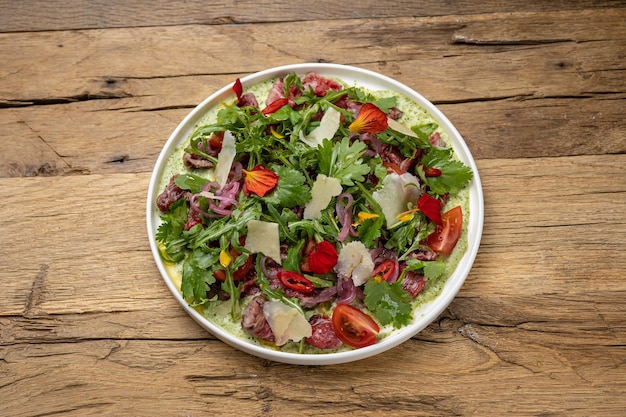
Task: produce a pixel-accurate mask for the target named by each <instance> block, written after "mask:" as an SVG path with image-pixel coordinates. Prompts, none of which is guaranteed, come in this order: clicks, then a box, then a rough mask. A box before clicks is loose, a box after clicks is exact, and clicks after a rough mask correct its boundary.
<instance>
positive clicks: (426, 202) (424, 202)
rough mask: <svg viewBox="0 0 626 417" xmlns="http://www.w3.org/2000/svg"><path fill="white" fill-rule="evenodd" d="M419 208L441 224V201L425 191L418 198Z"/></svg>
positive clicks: (436, 222)
mask: <svg viewBox="0 0 626 417" xmlns="http://www.w3.org/2000/svg"><path fill="white" fill-rule="evenodd" d="M417 208H419V209H420V211H421V212H422V213H424V214H425V215H426V217H428V218H429V219H430V220H432V221H433V222H435V224H438V225H440V226H441V201H439V200H438V199H436V198H434V197H431V196H430V195H428V194H426V193H424V194H422V196H421V197H420V198H419V200H417Z"/></svg>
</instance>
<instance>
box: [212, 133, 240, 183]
mask: <svg viewBox="0 0 626 417" xmlns="http://www.w3.org/2000/svg"><path fill="white" fill-rule="evenodd" d="M235 154H236V152H235V136H233V134H232V133H230V132H229V131H228V130H227V131H225V132H224V139H223V140H222V149H221V150H220V153H219V155H217V165H216V166H215V181H217V183H218V184H219V185H220V188H222V187H224V185H226V181H228V174H229V173H230V168H231V167H232V165H233V161H234V160H235Z"/></svg>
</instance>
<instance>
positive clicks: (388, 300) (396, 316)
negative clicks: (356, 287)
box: [364, 279, 413, 328]
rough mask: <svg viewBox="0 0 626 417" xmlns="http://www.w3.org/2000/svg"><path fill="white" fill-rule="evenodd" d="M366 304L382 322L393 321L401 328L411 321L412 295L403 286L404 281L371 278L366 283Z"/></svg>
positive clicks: (385, 323) (395, 325)
mask: <svg viewBox="0 0 626 417" xmlns="http://www.w3.org/2000/svg"><path fill="white" fill-rule="evenodd" d="M364 291H365V300H364V301H365V305H366V306H367V308H368V309H369V310H370V311H371V312H373V313H374V315H375V316H376V319H377V320H378V321H379V322H380V324H382V325H383V326H384V325H387V324H389V323H393V325H394V327H396V328H400V327H402V326H404V325H406V324H409V323H410V322H411V319H412V318H413V316H412V314H411V312H412V310H413V308H412V306H411V296H410V295H409V293H408V292H406V291H404V289H403V288H402V283H401V282H400V281H396V282H393V283H389V282H387V281H380V282H376V281H375V280H374V279H370V280H369V281H367V283H365V288H364Z"/></svg>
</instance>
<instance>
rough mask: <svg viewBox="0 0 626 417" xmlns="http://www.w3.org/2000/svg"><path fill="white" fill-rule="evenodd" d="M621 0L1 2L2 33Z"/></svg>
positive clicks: (562, 6)
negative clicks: (550, 0) (144, 3)
mask: <svg viewBox="0 0 626 417" xmlns="http://www.w3.org/2000/svg"><path fill="white" fill-rule="evenodd" d="M624 6H625V3H624V2H623V1H620V0H603V1H589V0H586V1H581V0H579V1H575V2H569V1H568V2H545V1H523V0H515V1H509V2H504V3H503V2H500V1H493V0H491V1H483V2H480V3H479V4H477V3H476V2H472V1H455V2H451V3H441V2H438V1H422V2H419V3H416V2H413V1H407V0H392V1H387V2H384V3H382V2H377V1H373V0H365V1H359V2H355V3H351V4H350V5H349V6H347V7H346V4H344V3H338V2H335V1H327V0H325V1H318V2H316V3H315V5H314V7H312V4H311V2H309V1H305V0H293V1H286V0H279V1H258V0H243V1H242V0H239V1H234V0H230V1H220V2H215V1H213V2H206V1H198V0H195V1H165V0H158V1H152V2H150V7H149V8H146V7H144V5H143V4H142V2H141V1H137V0H133V1H121V0H113V1H90V2H85V1H83V0H71V1H67V0H63V1H61V0H53V1H46V2H41V1H37V0H22V1H19V2H15V1H11V0H2V1H0V32H16V31H43V30H68V29H86V28H90V29H93V28H112V27H145V26H172V25H184V24H207V25H219V24H232V23H261V22H285V21H286V22H298V23H299V22H301V21H303V20H337V19H350V18H361V17H368V18H391V17H404V16H440V15H467V14H477V13H496V12H500V13H507V12H515V11H518V10H525V11H535V12H547V11H563V10H572V11H573V10H582V9H598V8H612V7H624Z"/></svg>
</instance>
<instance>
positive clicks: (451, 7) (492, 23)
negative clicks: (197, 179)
mask: <svg viewBox="0 0 626 417" xmlns="http://www.w3.org/2000/svg"><path fill="white" fill-rule="evenodd" d="M354 3H355V4H351V5H350V7H346V5H345V3H340V2H332V1H324V2H318V3H315V7H313V6H312V3H311V2H303V1H301V0H296V1H289V2H287V1H282V0H277V1H273V2H269V1H265V0H264V1H260V2H254V1H249V0H244V1H222V2H202V1H194V0H191V1H184V2H181V1H162V0H157V1H154V2H149V3H146V2H139V1H134V0H132V1H119V0H113V1H110V2H102V1H94V2H84V1H81V0H53V1H49V2H40V1H35V0H24V1H20V2H15V1H8V0H0V145H2V151H1V152H0V196H2V203H1V204H0V247H1V248H2V254H3V258H2V266H1V267H0V283H1V284H2V288H3V291H0V415H7V416H9V415H10V416H44V415H47V416H51V415H64V416H91V415H94V416H95V415H98V416H101V415H115V416H118V415H133V416H148V415H150V416H155V415H164V416H204V415H207V416H214V415H246V416H247V415H250V416H261V415H266V416H278V415H281V416H282V415H305V416H308V415H322V416H323V415H328V416H331V415H332V416H335V415H355V416H357V415H358V416H379V415H393V416H459V415H462V416H483V415H494V416H500V415H520V416H567V417H570V416H592V415H593V416H623V415H624V410H626V397H625V396H624V392H626V369H625V363H626V322H625V321H624V317H625V314H626V281H625V280H624V271H626V256H625V250H624V242H626V220H625V219H626V121H625V119H624V117H623V116H624V108H625V106H624V102H625V99H626V89H625V86H626V68H625V67H624V62H626V61H625V60H626V25H624V21H626V4H625V3H624V2H623V1H611V0H605V1H588V0H580V1H575V2H564V1H550V2H548V1H519V0H515V1H511V2H501V1H493V0H488V1H485V2H480V3H477V2H471V1H455V2H436V1H430V0H426V1H421V2H414V1H402V0H398V1H391V2H385V3H382V2H373V1H370V0H365V1H362V2H354ZM302 62H335V63H342V64H351V65H356V66H359V67H362V68H366V69H371V70H374V71H378V72H380V73H383V74H385V75H388V76H390V77H393V78H395V79H397V80H399V81H401V82H403V83H405V84H407V85H409V86H411V87H413V88H414V89H415V90H417V91H419V92H420V93H422V94H423V95H424V96H425V97H426V98H428V99H429V100H431V101H432V102H434V103H435V104H437V105H438V107H439V108H440V109H441V110H442V111H443V112H444V113H445V114H446V115H447V116H448V117H449V119H450V120H451V121H452V122H453V123H454V124H455V126H456V127H457V128H458V129H459V131H460V132H461V134H462V135H463V137H464V138H465V140H466V142H467V143H468V145H469V147H470V149H471V151H472V153H473V155H474V157H475V158H476V159H477V164H478V170H479V173H480V177H481V180H482V185H483V190H484V198H485V226H484V232H483V239H482V242H481V246H480V249H479V253H478V256H477V258H476V262H475V264H474V267H473V268H472V271H471V273H470V275H469V276H468V278H467V280H466V282H465V284H464V285H463V287H462V288H461V291H460V292H459V294H458V296H457V297H456V298H455V299H454V301H453V302H452V303H451V304H450V306H449V307H448V308H447V309H446V310H445V311H444V312H443V313H442V314H441V316H440V317H439V318H438V319H437V320H436V321H434V322H433V323H432V324H431V325H430V326H428V327H427V328H426V329H425V330H424V331H422V332H420V333H419V334H417V335H416V336H415V337H413V338H412V339H410V340H409V341H407V342H406V343H404V344H402V345H400V346H398V347H396V348H394V349H392V350H391V351H388V352H386V353H383V354H381V355H377V356H375V357H372V358H369V359H367V360H362V361H359V362H355V363H350V364H344V365H334V366H324V367H305V366H292V365H285V364H279V363H274V362H269V361H265V360H262V359H259V358H256V357H253V356H250V355H247V354H244V353H242V352H239V351H238V350H236V349H234V348H231V347H230V346H228V345H226V344H224V343H223V342H221V341H219V340H217V339H216V338H215V337H214V336H213V335H211V334H209V333H208V332H206V331H205V330H204V329H203V328H202V327H200V326H199V325H198V324H197V323H195V322H194V321H193V320H192V319H191V318H190V317H189V316H188V315H187V314H186V313H185V311H184V310H183V309H182V307H181V306H180V305H179V304H178V303H177V302H176V300H175V299H174V297H173V296H172V294H171V293H170V292H169V290H168V288H167V286H166V285H165V283H164V282H163V280H162V278H161V277H160V275H159V272H158V270H157V268H156V266H155V263H154V260H153V257H152V254H151V252H150V248H149V245H148V236H147V231H146V224H145V207H146V195H147V189H148V182H149V179H150V174H151V171H152V169H153V166H154V163H155V161H156V158H157V156H158V154H159V152H160V150H161V148H162V146H163V144H164V142H165V141H166V139H167V137H168V136H169V135H170V133H171V132H172V131H173V129H174V128H175V127H176V125H177V124H178V123H179V122H180V121H181V120H182V119H183V118H184V116H185V115H186V114H187V113H188V112H189V111H190V110H191V109H192V108H193V107H194V106H195V105H196V104H198V103H199V102H200V101H201V100H203V99H204V98H205V97H207V96H208V95H209V94H210V93H212V92H213V91H215V90H216V89H218V88H220V87H222V86H223V85H226V84H228V83H230V82H232V81H233V80H234V79H235V78H237V77H241V76H244V75H247V74H250V73H252V72H255V71H258V70H261V69H265V68H268V67H272V66H276V65H281V64H289V63H302Z"/></svg>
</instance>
